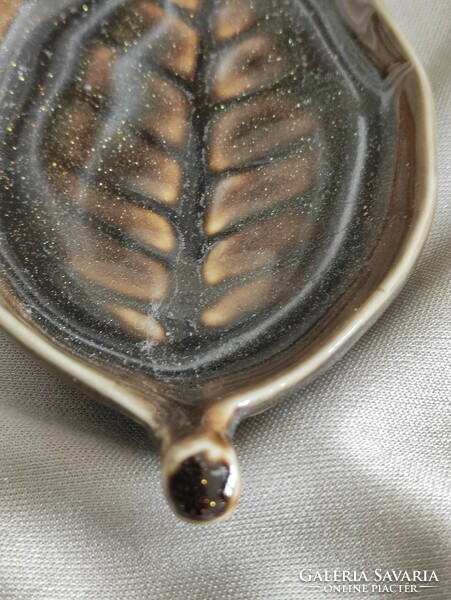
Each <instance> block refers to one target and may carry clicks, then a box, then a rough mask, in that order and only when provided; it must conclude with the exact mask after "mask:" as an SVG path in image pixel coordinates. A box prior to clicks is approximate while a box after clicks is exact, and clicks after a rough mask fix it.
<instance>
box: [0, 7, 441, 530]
mask: <svg viewBox="0 0 451 600" xmlns="http://www.w3.org/2000/svg"><path fill="white" fill-rule="evenodd" d="M0 36H1V40H2V41H1V46H0V63H1V65H2V67H1V72H0V148H1V162H0V169H1V171H0V226H1V231H0V284H1V286H0V324H1V325H2V327H3V328H4V329H5V330H6V331H8V332H9V333H10V334H11V335H13V336H14V337H15V338H16V339H17V340H18V341H19V342H20V343H21V344H22V345H24V346H25V347H26V348H28V349H29V350H31V351H32V352H34V353H35V354H36V355H37V356H39V357H40V358H41V359H43V360H44V361H46V362H47V363H49V364H51V365H52V366H54V367H56V368H57V369H58V370H59V371H60V372H61V373H62V374H64V375H66V376H67V377H69V378H70V379H72V380H75V381H77V382H78V383H79V384H80V385H82V386H83V387H84V388H85V389H86V390H87V391H88V392H89V393H92V394H94V395H95V396H97V397H100V398H101V399H103V400H104V401H107V402H109V403H110V404H112V405H113V406H115V407H116V408H118V409H119V410H121V411H122V412H124V413H126V414H127V415H129V416H131V417H132V418H134V419H136V420H138V421H139V422H141V423H142V424H143V425H145V426H146V427H148V428H149V429H150V430H152V432H153V433H154V434H155V435H156V437H157V438H158V439H159V440H160V441H161V445H162V453H163V482H164V488H165V490H166V492H167V494H168V497H169V498H170V501H171V503H172V505H173V507H174V508H175V510H176V512H177V513H179V514H180V515H181V516H183V517H184V518H187V519H189V520H193V521H198V522H210V521H216V520H219V519H222V518H224V517H225V516H227V515H228V514H229V513H230V511H231V510H232V508H233V507H234V506H235V504H236V502H237V500H238V497H239V492H240V488H241V482H240V475H239V467H238V460H237V456H236V453H235V451H234V449H233V445H232V441H231V439H232V435H233V431H234V429H235V427H236V426H237V424H238V423H239V421H240V420H241V419H243V418H244V417H246V416H249V415H251V414H254V413H256V412H259V411H261V410H263V409H265V408H267V407H269V406H270V405H272V404H273V403H274V402H276V401H278V400H279V399H280V398H282V397H283V395H284V394H286V393H287V392H289V391H290V390H292V389H294V388H295V387H296V386H299V385H300V384H303V383H306V382H307V381H310V380H311V379H312V378H313V377H314V376H317V375H318V374H319V373H320V372H321V371H322V370H324V369H325V368H326V367H327V366H329V365H330V364H332V362H333V361H335V360H337V359H338V358H339V357H340V356H341V355H342V354H343V353H344V352H345V351H346V350H347V349H348V348H349V347H350V345H351V344H352V343H353V342H354V341H355V340H357V339H358V337H359V336H360V335H362V333H363V332H364V331H365V330H366V329H367V328H368V327H369V326H370V325H371V324H372V323H373V322H374V320H375V319H376V318H377V317H378V316H379V315H380V314H381V312H382V311H383V309H384V308H385V307H386V306H387V305H388V304H389V302H390V301H391V300H392V299H393V298H394V297H395V295H396V293H397V292H398V291H399V289H400V287H401V286H402V284H403V283H404V281H405V279H406V277H407V275H408V273H409V271H410V270H411V268H412V266H413V264H414V263H415V260H416V258H417V257H418V254H419V252H420V249H421V247H422V245H423V243H424V241H425V239H426V235H427V232H428V229H429V225H430V221H431V218H432V214H433V208H434V194H435V140H434V116H433V107H432V101H431V98H430V92H429V87H428V84H427V81H426V79H425V76H424V74H423V71H422V69H421V67H420V66H419V65H418V62H417V60H416V58H415V57H414V56H413V54H412V52H411V51H410V49H409V48H408V47H407V46H406V44H405V42H404V41H403V39H402V36H401V35H400V34H399V32H397V31H396V28H395V27H394V26H393V25H392V24H391V23H390V21H389V19H388V17H387V15H386V14H385V13H384V11H383V9H382V8H381V7H380V5H379V3H378V2H376V1H375V0H334V1H330V0H315V1H313V0H286V1H284V2H281V1H280V0H209V1H208V2H206V0H91V1H86V2H81V1H79V0H36V1H35V2H28V1H22V2H17V1H12V0H7V1H6V2H4V6H3V8H2V13H1V14H0Z"/></svg>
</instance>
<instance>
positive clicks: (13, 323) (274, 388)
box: [0, 0, 437, 443]
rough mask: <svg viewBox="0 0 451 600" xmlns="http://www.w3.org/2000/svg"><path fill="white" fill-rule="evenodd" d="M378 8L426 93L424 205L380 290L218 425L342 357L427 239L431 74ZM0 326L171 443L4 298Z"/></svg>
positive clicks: (120, 391) (432, 144)
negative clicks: (342, 323)
mask: <svg viewBox="0 0 451 600" xmlns="http://www.w3.org/2000/svg"><path fill="white" fill-rule="evenodd" d="M373 3H374V7H375V9H376V10H377V11H378V12H379V13H380V15H381V16H382V18H383V19H384V21H385V22H386V23H387V25H388V26H389V27H390V28H391V30H392V33H393V34H394V36H395V37H396V39H397V41H398V43H399V44H400V46H401V47H402V50H403V52H404V54H405V56H406V58H407V59H408V60H409V61H410V62H411V64H412V66H413V67H414V69H415V72H416V75H417V77H418V81H419V84H420V86H419V90H420V93H421V95H422V98H421V100H422V101H421V103H420V106H421V110H422V111H423V115H422V119H421V121H420V124H419V127H421V130H422V131H421V132H420V131H419V129H417V131H416V136H417V137H418V135H423V139H424V149H425V157H424V163H425V170H426V173H425V175H424V177H425V192H424V200H423V204H422V206H421V207H420V209H419V214H418V215H417V218H416V222H415V223H414V226H413V228H412V231H411V232H410V234H409V237H408V238H407V240H406V242H405V244H404V249H403V252H402V255H401V256H400V257H399V258H398V260H397V262H395V263H394V264H393V267H392V268H391V269H390V271H389V273H388V275H387V276H386V277H385V279H384V280H383V281H382V282H381V284H380V285H379V287H378V289H377V290H376V291H375V292H374V293H373V294H372V295H371V296H370V297H369V298H368V299H367V300H366V301H365V303H364V304H363V305H362V306H361V307H360V308H359V309H358V311H357V312H356V313H355V315H353V316H352V317H351V318H350V319H348V320H347V321H346V323H345V324H344V325H343V326H342V327H340V328H339V329H338V330H336V331H335V332H334V334H333V335H331V336H330V337H329V338H328V339H327V340H326V341H325V343H324V344H323V345H322V347H321V348H319V349H318V350H316V351H315V352H314V353H313V354H312V355H311V356H310V357H309V358H308V359H307V360H303V361H302V362H301V363H300V364H299V365H298V366H297V367H295V368H293V369H290V370H289V371H288V372H286V373H281V374H280V375H278V376H276V377H273V378H272V379H270V380H269V381H267V382H265V383H264V384H262V385H259V386H255V387H253V388H252V389H250V390H247V391H245V392H243V393H239V394H234V395H232V396H229V397H226V398H224V399H223V400H221V401H219V402H218V403H217V404H214V405H213V406H212V407H211V408H210V409H209V410H208V412H207V414H206V420H207V421H208V423H209V424H210V426H211V427H212V428H213V429H215V430H217V431H221V430H225V429H227V427H229V425H230V423H231V422H232V421H233V419H234V417H235V414H236V413H237V411H245V412H246V413H253V412H258V409H259V407H260V408H262V407H264V406H265V405H267V403H268V401H269V400H271V399H274V398H275V397H277V396H279V395H281V394H283V393H284V392H286V391H288V390H289V389H291V388H293V387H295V386H297V385H299V384H300V383H301V382H303V381H305V380H308V379H311V378H312V376H313V375H314V374H316V373H317V372H318V371H320V370H321V369H323V368H324V367H326V366H327V365H328V364H329V363H331V362H332V361H333V357H336V356H340V355H341V354H343V353H344V352H345V351H346V349H347V348H348V347H349V346H350V344H351V342H353V341H356V340H357V339H358V338H359V337H360V336H361V335H363V333H364V332H365V331H366V330H367V328H368V327H369V326H370V325H371V324H372V323H373V322H374V320H375V319H376V318H377V317H378V316H379V315H380V314H381V313H382V312H383V310H384V309H385V308H386V307H387V306H388V304H389V302H390V300H392V299H394V297H395V296H396V294H397V293H398V292H399V291H400V289H401V287H402V286H403V284H404V283H405V281H406V280H407V277H408V275H409V273H410V272H411V270H412V268H413V267H414V265H415V263H416V261H417V259H418V256H419V254H420V252H421V249H422V247H423V245H424V243H425V241H426V238H427V235H428V233H429V229H430V226H431V223H432V218H433V215H434V208H435V202H436V189H437V158H436V133H435V111H434V102H433V98H432V92H431V89H430V85H429V82H428V80H427V77H426V74H425V72H424V70H423V67H422V66H421V64H420V62H419V60H418V58H417V57H416V54H415V53H414V51H413V50H412V49H411V47H410V45H409V44H408V43H407V41H406V39H405V38H404V35H403V34H402V33H401V31H400V30H399V28H398V27H397V25H396V24H395V23H394V21H393V19H392V18H391V16H390V15H389V14H388V12H387V10H386V8H385V7H384V5H383V4H382V2H381V1H380V0H373ZM0 326H1V327H2V328H3V329H4V330H5V331H6V332H8V333H9V334H10V335H11V336H12V337H14V338H15V339H16V340H18V341H19V342H20V343H21V344H22V345H23V346H25V347H26V348H28V349H29V350H31V351H32V352H34V353H35V354H37V355H38V356H39V357H40V358H42V359H44V360H45V361H46V362H48V363H50V364H52V365H54V366H56V367H57V368H58V369H59V370H60V371H62V372H63V373H64V374H66V375H67V376H68V377H69V378H71V379H72V380H74V381H76V382H77V381H78V382H81V383H83V384H84V385H86V386H88V387H89V388H90V389H91V390H92V391H94V392H96V393H97V394H99V395H100V396H103V397H104V398H106V399H108V400H110V401H112V402H113V403H114V404H115V405H117V406H118V407H120V408H122V409H123V410H124V411H125V412H126V413H128V414H130V415H133V416H134V417H135V418H136V419H137V420H138V421H140V422H141V423H143V424H145V425H147V426H149V427H150V428H152V429H153V430H154V431H155V434H156V436H157V437H158V438H160V439H161V440H162V441H163V442H165V443H170V440H169V439H168V435H169V434H168V432H167V431H166V430H161V428H160V429H158V424H157V422H156V419H155V414H156V409H155V408H154V407H153V406H152V404H151V401H146V399H145V398H143V397H142V396H140V395H139V394H138V393H135V392H134V391H133V390H132V389H131V388H129V387H128V386H126V385H123V384H122V383H120V382H116V381H114V380H112V379H110V378H109V377H107V376H106V375H105V374H104V373H103V372H102V371H100V370H99V369H97V368H96V367H93V366H91V365H88V364H87V363H86V362H85V361H83V360H81V359H78V358H75V357H73V356H70V355H69V354H67V353H66V352H64V351H62V350H61V349H59V348H58V346H57V344H56V343H55V342H52V341H51V340H50V339H48V338H47V337H45V336H44V335H43V334H41V333H39V332H37V331H35V330H34V329H33V327H32V326H31V325H30V324H28V323H27V322H26V321H25V320H23V319H22V318H21V317H19V316H17V315H15V314H13V313H12V312H11V311H10V310H9V309H8V307H7V304H6V303H5V300H4V298H0Z"/></svg>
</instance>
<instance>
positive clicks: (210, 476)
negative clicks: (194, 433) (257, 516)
mask: <svg viewBox="0 0 451 600" xmlns="http://www.w3.org/2000/svg"><path fill="white" fill-rule="evenodd" d="M232 488H233V485H232V483H231V471H230V467H229V466H228V465H227V464H225V463H214V462H211V461H209V460H208V459H207V458H206V456H205V455H204V454H196V455H195V456H192V457H190V458H187V459H186V460H185V461H183V462H182V464H181V465H180V467H179V469H178V471H177V472H176V473H175V474H174V475H172V477H170V479H169V485H168V490H169V495H170V498H171V500H172V502H173V504H174V507H175V509H176V511H177V512H178V513H179V514H180V515H181V516H183V517H185V518H187V519H192V520H194V521H210V520H213V519H217V518H218V517H220V516H222V515H223V514H224V513H225V512H226V511H227V508H228V505H229V502H230V496H231V492H232Z"/></svg>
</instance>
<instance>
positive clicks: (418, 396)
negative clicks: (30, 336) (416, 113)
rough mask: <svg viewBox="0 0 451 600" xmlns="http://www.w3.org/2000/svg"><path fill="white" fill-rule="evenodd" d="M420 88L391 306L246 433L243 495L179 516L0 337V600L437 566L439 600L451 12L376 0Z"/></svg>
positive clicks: (211, 592) (236, 590) (96, 599)
mask: <svg viewBox="0 0 451 600" xmlns="http://www.w3.org/2000/svg"><path fill="white" fill-rule="evenodd" d="M387 4H388V7H389V9H390V10H391V12H392V14H393V15H394V17H395V18H396V20H397V21H398V22H399V25H400V26H401V28H402V29H403V30H404V32H405V33H406V34H407V37H408V38H409V39H410V41H411V43H412V45H413V46H414V48H415V49H416V51H417V53H418V55H419V57H420V59H421V60H422V62H423V64H424V66H425V67H426V70H427V72H428V74H429V76H430V78H431V81H432V85H433V89H434V93H435V97H436V104H437V111H438V131H439V151H440V164H441V167H440V189H439V206H438V213H437V217H436V219H435V223H434V226H433V230H432V234H431V237H430V239H429V242H428V244H427V248H426V250H425V252H424V254H423V255H422V259H421V261H420V263H419V265H418V266H417V268H416V270H415V272H414V274H413V275H412V277H411V279H410V281H409V283H408V285H407V287H406V288H405V289H404V291H403V293H402V294H401V295H400V297H399V298H398V299H397V300H396V302H395V303H394V304H393V305H392V307H391V308H390V309H389V310H388V311H387V313H386V314H385V315H384V316H383V317H382V319H381V320H380V321H379V322H378V323H377V324H376V325H375V326H374V327H373V329H372V330H371V331H370V332H369V333H368V334H367V335H365V337H364V338H363V339H362V340H361V341H360V343H358V344H357V346H356V347H355V348H354V349H353V350H352V351H351V352H350V353H349V354H348V355H347V356H346V357H345V358H344V359H343V360H342V361H341V362H340V363H339V364H338V365H336V366H335V367H334V368H333V369H332V370H331V371H329V372H328V373H327V374H326V375H325V376H323V377H322V378H321V380H319V381H317V382H316V383H315V384H313V385H311V386H309V387H308V388H307V389H305V390H303V391H301V392H299V393H297V394H295V395H294V396H293V398H292V399H290V400H288V401H286V402H285V403H283V404H282V405H280V406H279V407H277V408H276V409H273V410H272V411H270V412H267V413H266V414H264V415H261V416H259V417H257V418H255V419H253V420H249V421H247V422H245V423H244V424H243V425H242V426H241V427H240V429H239V431H238V434H237V438H236V443H237V448H238V453H239V456H240V459H241V464H242V471H243V476H244V481H245V489H244V493H243V497H242V500H241V502H240V505H239V507H238V510H237V511H236V513H235V515H234V516H233V517H232V518H231V519H229V520H228V521H226V522H224V523H222V524H220V525H216V526H212V527H210V528H208V527H207V528H204V527H196V526H193V525H190V524H186V523H183V522H180V521H178V520H177V519H176V518H175V517H173V516H172V514H171V513H170V511H169V510H168V508H167V506H166V503H165V501H164V498H163V496H162V493H161V490H160V483H159V459H158V457H157V455H156V453H155V452H154V450H153V449H152V447H151V445H150V444H149V442H148V440H147V438H146V435H145V434H144V433H143V432H142V431H141V429H140V428H139V427H138V426H136V425H134V424H133V423H131V422H129V421H128V420H126V419H125V418H123V417H121V416H120V415H117V414H115V413H114V412H112V411H110V410H108V409H106V408H104V407H101V406H98V405H97V404H95V403H93V402H92V401H91V400H89V399H87V398H86V397H85V396H84V395H83V394H81V393H79V392H76V391H73V390H72V389H70V388H69V387H67V386H66V385H64V384H63V383H61V382H60V381H59V380H58V379H56V378H54V377H52V376H51V375H49V374H48V373H47V372H46V371H45V370H44V369H43V368H41V367H40V366H38V365H37V364H36V363H35V362H34V361H33V360H32V359H31V358H29V357H28V356H25V355H24V354H23V352H22V351H21V350H18V349H16V347H15V346H14V345H13V344H12V343H11V342H10V341H8V340H7V339H6V338H5V337H4V336H3V335H1V337H0V598H1V599H2V600H3V599H14V600H16V599H17V600H18V599H24V600H34V599H36V600H37V599H40V600H71V599H90V600H91V599H92V600H102V599H107V600H123V599H125V598H133V599H137V600H141V599H156V600H166V599H167V600H179V599H180V600H181V599H186V600H190V599H195V600H198V599H199V600H204V599H205V600H207V599H221V600H227V599H233V600H235V599H241V598H242V599H246V600H254V599H264V600H266V599H280V600H282V599H283V600H290V599H295V598H296V599H297V598H304V599H306V600H314V599H315V598H322V597H324V598H326V597H327V598H331V599H333V600H335V599H336V598H337V599H338V598H345V599H348V598H357V597H358V598H360V597H365V598H381V597H383V596H382V595H380V594H375V593H374V594H372V593H371V594H365V595H363V594H346V593H330V594H328V595H323V594H322V593H320V592H316V591H313V590H311V589H307V587H306V586H305V584H302V583H301V582H300V581H299V578H298V575H299V571H300V569H302V568H313V569H324V568H328V569H334V568H340V569H366V570H367V571H371V570H372V569H374V568H376V567H382V568H388V569H400V568H401V569H413V568H415V569H421V570H424V569H435V571H436V573H437V575H438V577H439V579H440V582H439V583H438V584H436V587H434V588H427V589H426V588H425V589H423V590H422V591H421V593H419V594H417V595H416V594H401V593H400V594H390V595H389V597H393V598H395V597H396V598H400V597H407V596H409V597H418V598H426V599H428V600H432V599H434V600H438V599H440V600H450V599H451V352H450V348H451V344H450V338H451V334H450V331H451V326H450V321H451V319H450V316H451V315H450V313H451V309H450V304H451V278H450V265H451V198H450V195H451V168H450V164H451V0H390V1H389V2H387Z"/></svg>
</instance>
